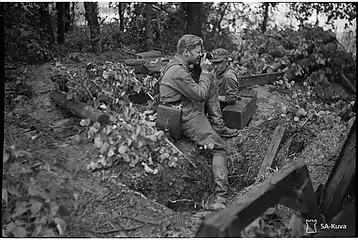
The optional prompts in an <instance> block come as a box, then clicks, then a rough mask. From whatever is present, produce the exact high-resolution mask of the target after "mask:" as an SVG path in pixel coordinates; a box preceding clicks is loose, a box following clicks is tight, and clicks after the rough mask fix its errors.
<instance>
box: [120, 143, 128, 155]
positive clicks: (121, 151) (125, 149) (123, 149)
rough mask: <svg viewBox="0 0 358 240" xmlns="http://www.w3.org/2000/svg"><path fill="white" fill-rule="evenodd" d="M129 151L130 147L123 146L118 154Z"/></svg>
mask: <svg viewBox="0 0 358 240" xmlns="http://www.w3.org/2000/svg"><path fill="white" fill-rule="evenodd" d="M127 150H128V147H127V146H125V145H122V146H120V147H119V148H118V152H119V153H120V154H124V153H125V152H126V151H127Z"/></svg>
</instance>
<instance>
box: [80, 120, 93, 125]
mask: <svg viewBox="0 0 358 240" xmlns="http://www.w3.org/2000/svg"><path fill="white" fill-rule="evenodd" d="M90 124H91V120H90V119H82V120H81V121H80V125H81V126H82V127H87V126H89V125H90Z"/></svg>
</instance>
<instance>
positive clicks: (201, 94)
mask: <svg viewBox="0 0 358 240" xmlns="http://www.w3.org/2000/svg"><path fill="white" fill-rule="evenodd" d="M202 48H203V40H202V39H201V38H200V37H198V36H195V35H191V34H187V35H184V36H182V37H181V38H180V39H179V41H178V44H177V54H176V55H175V56H174V58H173V60H171V61H170V62H169V63H168V65H167V66H166V67H165V68H164V70H163V76H162V81H161V82H160V101H161V103H162V104H164V105H167V106H181V128H182V133H183V135H184V136H186V137H187V138H189V139H191V140H192V141H193V142H194V143H195V144H197V145H200V146H204V145H208V144H210V143H211V144H214V148H213V149H211V150H210V151H211V154H212V157H213V158H212V171H213V174H214V182H215V186H216V188H215V193H216V200H215V202H214V203H213V204H212V206H211V208H212V209H213V210H217V209H221V208H224V207H225V203H226V199H227V195H228V168H227V154H226V144H225V141H224V140H223V139H222V138H221V137H220V136H219V134H218V133H217V132H216V131H215V130H214V128H213V126H212V124H211V123H210V121H209V119H208V118H207V117H206V116H205V113H204V109H205V107H206V106H205V105H207V103H209V102H210V101H213V102H214V101H215V100H212V99H210V98H213V97H215V94H212V92H211V89H212V86H213V85H214V84H213V76H212V74H211V73H210V71H211V69H212V64H211V62H210V61H209V60H207V59H206V56H205V55H203V53H202ZM191 64H194V65H196V64H200V67H201V70H202V71H201V74H200V77H199V80H198V82H196V81H195V80H194V78H193V75H192V73H191V72H190V69H189V66H190V65H191ZM216 101H217V104H218V99H217V95H216ZM219 113H220V115H221V112H220V111H219ZM209 115H210V114H209ZM224 131H225V130H224ZM229 131H230V129H229Z"/></svg>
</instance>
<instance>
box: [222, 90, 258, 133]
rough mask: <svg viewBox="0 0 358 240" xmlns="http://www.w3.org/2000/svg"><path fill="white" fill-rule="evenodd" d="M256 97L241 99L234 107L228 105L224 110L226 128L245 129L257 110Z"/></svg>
mask: <svg viewBox="0 0 358 240" xmlns="http://www.w3.org/2000/svg"><path fill="white" fill-rule="evenodd" d="M256 100H257V97H256V95H254V96H252V97H248V96H247V97H246V96H245V97H241V99H240V100H238V101H237V102H236V104H233V105H227V106H226V107H225V108H224V110H223V113H222V115H223V119H224V123H225V126H227V127H228V128H234V129H243V128H244V127H245V126H246V125H247V124H248V122H249V121H250V119H251V117H252V115H253V114H254V112H255V110H256Z"/></svg>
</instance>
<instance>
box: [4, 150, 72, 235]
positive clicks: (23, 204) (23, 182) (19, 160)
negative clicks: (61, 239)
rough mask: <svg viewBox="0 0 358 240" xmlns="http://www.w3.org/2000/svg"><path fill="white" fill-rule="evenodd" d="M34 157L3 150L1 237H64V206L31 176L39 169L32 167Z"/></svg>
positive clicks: (19, 151)
mask: <svg viewBox="0 0 358 240" xmlns="http://www.w3.org/2000/svg"><path fill="white" fill-rule="evenodd" d="M31 157H32V156H31V154H30V153H29V152H27V151H23V150H19V149H15V148H14V147H12V148H10V149H4V155H3V169H4V170H3V185H2V226H3V228H2V235H3V237H21V238H23V237H58V236H63V235H64V233H65V229H66V223H65V220H64V215H67V213H66V210H65V207H64V206H62V205H59V204H58V203H57V202H56V196H53V194H51V192H50V193H48V192H46V191H45V190H44V189H42V188H41V187H40V186H39V185H38V184H37V183H36V181H35V180H34V179H33V178H32V177H31V176H32V175H33V173H34V172H35V171H37V170H36V168H38V167H39V165H37V166H36V165H32V166H31V165H29V163H31V161H30V159H31ZM26 162H27V163H26ZM45 170H46V168H45ZM47 170H48V171H49V169H47Z"/></svg>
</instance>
